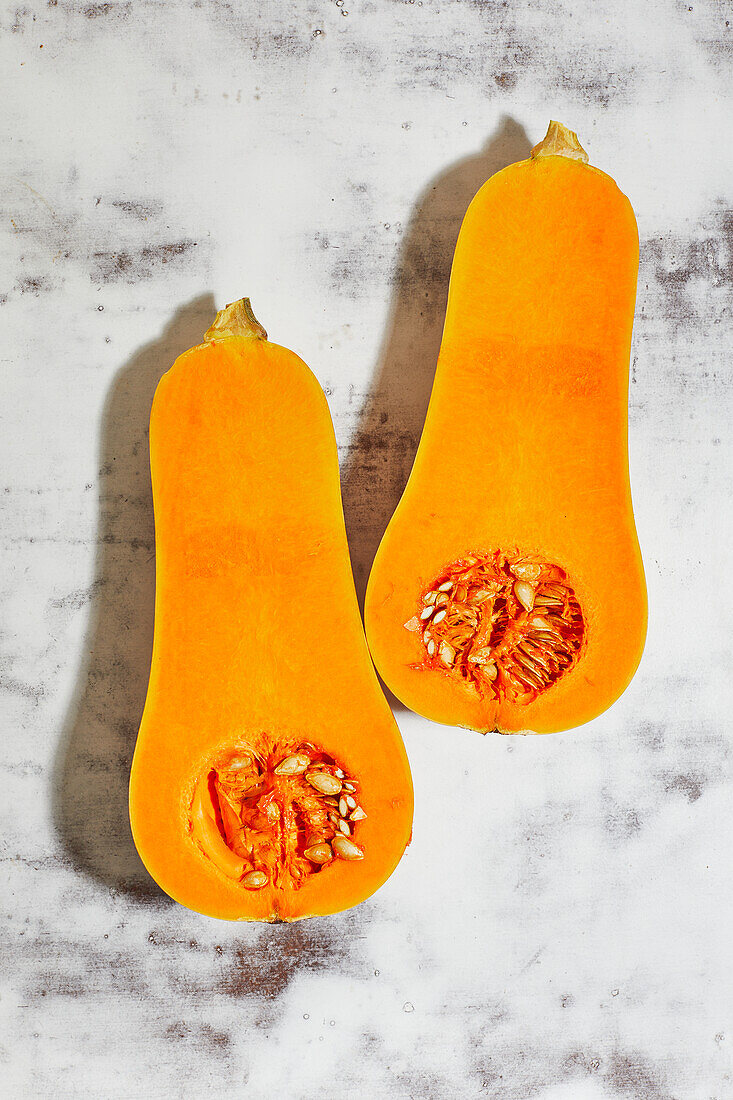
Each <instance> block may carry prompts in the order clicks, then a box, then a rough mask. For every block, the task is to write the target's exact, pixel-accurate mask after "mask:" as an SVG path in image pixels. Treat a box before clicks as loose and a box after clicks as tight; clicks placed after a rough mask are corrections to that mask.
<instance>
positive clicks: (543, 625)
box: [531, 615, 552, 631]
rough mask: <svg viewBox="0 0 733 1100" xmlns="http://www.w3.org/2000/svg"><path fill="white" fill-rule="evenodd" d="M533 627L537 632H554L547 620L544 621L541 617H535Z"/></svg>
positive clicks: (532, 621) (532, 622)
mask: <svg viewBox="0 0 733 1100" xmlns="http://www.w3.org/2000/svg"><path fill="white" fill-rule="evenodd" d="M531 626H534V627H535V628H536V629H537V630H549V631H552V627H551V626H550V624H549V623H548V621H547V619H543V618H542V616H541V615H535V616H534V618H533V619H532V620H531Z"/></svg>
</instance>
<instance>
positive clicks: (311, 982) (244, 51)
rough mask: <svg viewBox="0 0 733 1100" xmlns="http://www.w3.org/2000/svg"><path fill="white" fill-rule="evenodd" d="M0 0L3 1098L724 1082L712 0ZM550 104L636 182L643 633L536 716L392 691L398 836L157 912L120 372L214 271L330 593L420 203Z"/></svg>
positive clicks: (369, 476)
mask: <svg viewBox="0 0 733 1100" xmlns="http://www.w3.org/2000/svg"><path fill="white" fill-rule="evenodd" d="M3 7H4V14H3V16H2V29H3V34H2V45H1V46H0V50H1V51H2V53H1V55H0V56H2V73H3V84H4V92H3V112H2V113H3V128H4V130H5V132H6V135H7V140H6V143H5V145H4V156H3V159H2V170H1V171H2V206H3V216H2V221H1V223H0V224H1V228H2V282H1V285H0V293H1V299H0V300H1V305H0V317H2V320H3V322H4V325H3V334H4V335H3V340H2V375H1V379H2V381H1V386H2V389H1V396H0V418H1V424H2V431H1V432H0V448H1V450H2V458H1V466H2V493H1V494H0V501H1V502H2V524H1V530H0V534H1V537H2V544H3V557H2V560H3V569H2V574H1V575H0V620H1V621H0V690H1V691H2V717H3V730H4V737H3V757H2V772H3V798H2V800H0V812H1V813H2V880H1V881H2V887H1V890H2V897H1V901H2V905H1V909H2V936H3V943H4V949H3V962H2V968H1V981H2V993H1V997H0V1013H1V1015H2V1028H1V1031H0V1065H1V1069H0V1079H1V1081H2V1083H1V1084H0V1093H2V1095H3V1096H8V1097H9V1098H13V1100H15V1098H20V1097H22V1098H25V1097H33V1098H35V1097H38V1096H51V1097H60V1098H77V1097H85V1098H86V1097H104V1098H106V1097H110V1098H115V1100H117V1098H119V1100H122V1098H125V1100H126V1098H137V1097H148V1096H150V1097H161V1098H168V1097H171V1098H173V1097H176V1098H177V1097H181V1098H186V1100H188V1098H196V1097H205V1096H219V1095H221V1096H247V1097H252V1098H254V1100H259V1098H263V1100H270V1098H275V1097H280V1096H284V1095H294V1096H297V1097H302V1098H305V1100H311V1098H313V1100H315V1098H316V1097H324V1096H326V1097H342V1096H354V1097H360V1098H361V1097H366V1098H372V1097H382V1096H384V1097H390V1098H392V1097H395V1098H402V1097H405V1098H406V1097H419V1098H423V1097H425V1098H431V1100H432V1098H444V1097H445V1098H453V1097H458V1096H460V1097H483V1096H486V1097H489V1098H491V1100H617V1098H621V1100H626V1098H629V1097H632V1098H637V1097H638V1098H640V1100H729V1098H730V1097H732V1096H733V1069H732V1066H731V1049H732V1045H733V1019H732V1015H733V1014H732V1012H731V1009H732V1008H733V1003H732V997H731V989H732V987H733V958H732V955H731V946H730V925H731V902H732V901H733V888H732V886H731V823H732V820H733V810H732V808H731V807H732V800H731V787H730V760H731V730H730V713H731V706H730V703H731V695H730V669H731V634H732V630H731V627H732V625H733V624H731V606H733V601H732V599H731V596H732V593H731V573H732V572H733V571H732V570H731V568H730V544H731V536H732V535H733V530H732V528H733V524H732V523H731V508H730V502H731V468H732V467H731V453H730V445H731V432H730V424H731V413H732V412H733V410H732V408H731V405H732V401H731V396H732V386H731V344H732V340H731V282H732V280H733V256H732V253H731V245H732V241H733V208H732V207H733V200H732V199H731V180H732V179H733V142H731V140H730V134H731V130H730V119H731V117H732V116H733V84H732V81H731V60H732V58H733V27H732V26H731V24H733V8H732V7H731V5H730V3H729V2H726V0H690V3H689V4H688V3H680V2H678V0H649V2H648V3H645V4H640V3H638V2H636V0H614V2H613V3H611V2H608V0H599V2H597V3H595V4H591V3H589V2H586V0H564V2H562V3H556V2H554V0H531V2H530V0H502V2H499V0H497V2H493V0H483V2H482V0H422V2H421V0H416V2H414V3H413V2H412V0H409V2H407V3H405V2H402V0H344V2H343V3H341V2H340V0H335V2H333V0H317V2H316V0H296V2H288V0H284V2H283V3H280V4H277V5H268V4H259V3H254V2H253V0H232V2H228V0H203V2H201V0H195V2H188V0H154V2H151V0H105V2H96V0H18V4H17V6H16V4H15V3H12V4H9V5H4V6H3ZM347 9H348V14H347ZM549 116H552V117H554V118H560V119H562V120H563V121H565V122H566V123H567V124H569V125H571V126H572V127H573V128H574V129H577V131H578V132H579V134H580V136H581V138H582V140H583V143H584V144H585V145H586V147H587V148H588V149H589V151H590V153H591V158H592V160H593V162H594V163H596V164H598V165H599V166H601V167H603V168H604V169H606V170H607V171H608V172H610V173H611V174H612V175H613V176H614V177H615V178H616V179H617V180H618V182H619V184H620V186H621V187H622V188H623V189H624V190H625V191H626V193H627V194H628V195H629V196H630V197H631V199H632V202H633V204H634V207H635V209H636V212H637V215H638V220H639V227H640V233H641V253H642V261H641V276H640V283H639V297H638V309H637V317H636V326H635V335H634V347H633V367H632V384H631V392H630V432H631V462H632V476H633V489H634V498H635V505H636V514H637V519H638V526H639V533H640V538H641V542H642V547H643V551H644V556H645V561H646V566H647V571H648V582H649V589H650V603H651V618H650V629H649V637H648V643H647V648H646V653H645V656H644V659H643V662H642V665H641V668H640V670H639V672H638V674H637V676H636V679H635V680H634V682H633V684H632V686H631V687H630V688H629V690H628V691H627V693H626V694H625V696H624V697H623V698H622V699H621V700H620V702H618V703H617V704H616V705H615V706H614V707H613V708H612V709H611V710H610V711H609V712H608V713H606V714H605V715H604V716H603V717H602V718H600V719H598V720H597V721H595V722H593V723H592V724H591V725H589V726H588V727H587V728H585V729H583V730H580V731H577V732H574V733H570V734H566V735H560V736H555V737H552V738H544V739H537V738H535V739H533V738H525V739H521V738H519V739H509V738H500V737H487V738H481V737H479V736H478V735H474V734H470V733H467V732H464V731H458V730H449V729H443V728H440V727H437V726H435V725H431V724H430V723H428V722H426V721H423V720H421V719H419V718H417V717H416V716H414V715H412V714H409V713H407V712H405V711H404V710H398V711H397V718H398V721H399V723H400V726H401V728H402V730H403V733H404V737H405V741H406V744H407V748H408V751H409V754H410V759H411V762H412V765H413V769H414V777H415V786H416V798H417V809H416V818H415V832H414V842H413V844H412V846H411V847H410V849H409V850H408V853H407V855H406V856H405V859H404V860H403V862H402V864H401V865H400V867H399V869H398V871H397V873H396V874H395V875H394V876H393V878H392V879H391V880H390V882H389V883H388V884H387V885H386V886H385V887H384V888H383V889H382V890H381V891H380V892H379V894H378V895H377V896H376V897H374V898H373V899H372V900H370V901H368V902H366V903H365V904H364V905H362V906H360V907H359V908H358V909H356V910H354V911H352V912H350V913H348V914H345V915H342V916H339V917H334V918H328V919H320V920H313V921H311V922H307V923H304V924H300V925H296V926H294V927H284V926H282V927H272V928H270V927H254V928H249V927H239V926H236V925H229V924H226V923H219V922H216V921H212V920H209V919H206V918H204V917H200V916H197V915H195V914H192V913H189V912H187V911H185V910H183V909H182V908H180V907H178V906H177V905H175V904H173V903H172V902H170V901H169V900H168V899H167V898H166V897H165V896H163V895H162V894H161V893H160V891H159V890H158V889H157V887H156V886H155V885H154V884H153V883H152V882H151V881H150V879H149V878H148V877H147V875H146V873H145V871H144V869H143V868H142V866H141V864H140V861H139V859H138V858H137V856H136V853H135V851H134V848H133V846H132V843H131V839H130V834H129V827H128V822H127V816H126V785H127V777H128V769H129V764H130V759H131V754H132V749H133V743H134V739H135V733H136V729H137V724H138V721H139V718H140V713H141V709H142V704H143V699H144V693H145V686H146V677H147V668H148V661H149V655H150V645H151V631H152V598H153V584H154V543H153V522H152V514H151V501H150V490H149V481H148V477H149V475H148V463H147V436H146V430H147V416H148V411H149V406H150V401H151V396H152V393H153V390H154V387H155V384H156V381H157V379H158V377H159V376H160V374H161V373H162V372H163V371H164V370H165V369H166V368H167V367H168V366H169V365H170V363H171V361H172V360H173V358H174V356H175V355H176V354H177V353H178V352H180V351H182V350H184V349H185V348H187V347H188V346H189V345H191V344H193V343H195V342H197V341H198V339H199V337H200V335H201V333H202V332H203V330H204V329H205V327H206V326H207V324H208V323H209V320H210V318H211V316H212V312H213V310H214V307H215V305H217V306H220V305H222V304H223V303H224V302H225V301H230V300H231V299H233V298H235V297H238V296H240V295H242V294H245V293H246V294H249V295H250V296H251V297H252V299H253V301H254V304H255V308H256V311H257V313H258V315H259V316H260V317H261V319H262V321H263V323H264V324H265V326H266V327H267V329H268V330H269V332H270V335H271V337H272V338H273V339H275V340H276V341H278V342H279V343H282V344H285V345H287V346H289V347H292V348H293V349H295V350H296V351H297V352H299V353H300V354H301V355H302V356H303V358H305V360H306V361H307V362H308V363H309V364H310V365H311V367H312V368H313V370H314V371H315V372H316V374H317V376H318V378H319V379H320V381H321V382H322V384H323V386H324V389H325V390H326V393H327V395H328V398H329V401H330V404H331V409H332V411H333V416H334V421H335V425H336V432H337V436H338V440H339V446H340V449H341V457H342V463H343V487H344V497H345V510H346V515H347V520H348V525H349V531H350V535H351V545H352V551H353V555H354V565H355V571H356V576H357V582H358V585H359V588H360V590H362V589H363V586H364V583H365V578H366V575H367V572H368V568H369V564H370V561H371V557H372V554H373V552H374V549H375V546H376V543H377V541H378V539H379V536H380V534H381V532H382V530H383V528H384V526H385V523H386V520H387V518H388V516H389V515H390V513H391V511H392V509H393V507H394V504H395V502H396V500H397V498H398V496H399V493H400V490H401V487H402V485H403V483H404V480H405V477H406V475H407V472H408V470H409V467H410V464H411V461H412V456H413V453H414V449H415V446H416V442H417V439H418V436H419V431H420V425H421V419H422V416H423V412H424V408H425V404H426V400H427V395H428V391H429V387H430V383H431V377H432V372H433V369H434V363H435V357H436V352H437V347H438V343H439V337H440V327H441V321H442V314H443V309H444V304H445V297H446V289H447V278H448V273H449V268H450V260H451V252H452V247H453V244H454V241H455V237H456V234H457V231H458V226H459V224H460V220H461V217H462V215H463V213H464V211H465V208H466V206H467V204H468V202H469V200H470V198H471V197H472V195H473V193H474V192H475V190H477V188H478V186H479V185H480V184H481V183H482V182H483V181H484V179H485V178H486V177H487V176H489V175H490V174H491V173H492V172H494V171H495V170H497V169H498V168H500V167H501V166H503V165H504V164H506V163H508V162H510V161H512V160H516V159H519V158H521V157H523V156H525V155H526V153H527V151H528V149H529V147H530V144H532V143H534V142H535V141H537V140H539V138H541V137H542V135H543V134H544V131H545V128H546V125H547V120H548V117H549ZM451 806H452V807H454V809H455V815H454V816H453V817H451V814H450V812H449V809H448V807H451ZM436 807H439V808H437V809H436Z"/></svg>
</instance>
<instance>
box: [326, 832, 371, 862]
mask: <svg viewBox="0 0 733 1100" xmlns="http://www.w3.org/2000/svg"><path fill="white" fill-rule="evenodd" d="M332 844H333V850H334V852H335V853H336V855H337V856H340V858H341V859H363V858H364V853H363V852H362V850H361V848H360V847H359V846H358V844H354V842H353V840H347V838H346V837H345V836H338V835H337V836H335V837H334V838H333V841H332Z"/></svg>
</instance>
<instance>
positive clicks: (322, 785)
mask: <svg viewBox="0 0 733 1100" xmlns="http://www.w3.org/2000/svg"><path fill="white" fill-rule="evenodd" d="M305 777H306V779H307V780H308V782H309V783H310V785H311V787H314V788H315V789H316V790H317V791H318V792H319V793H320V794H339V793H340V791H341V780H340V779H337V778H336V776H335V775H329V773H328V772H306V776H305Z"/></svg>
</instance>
